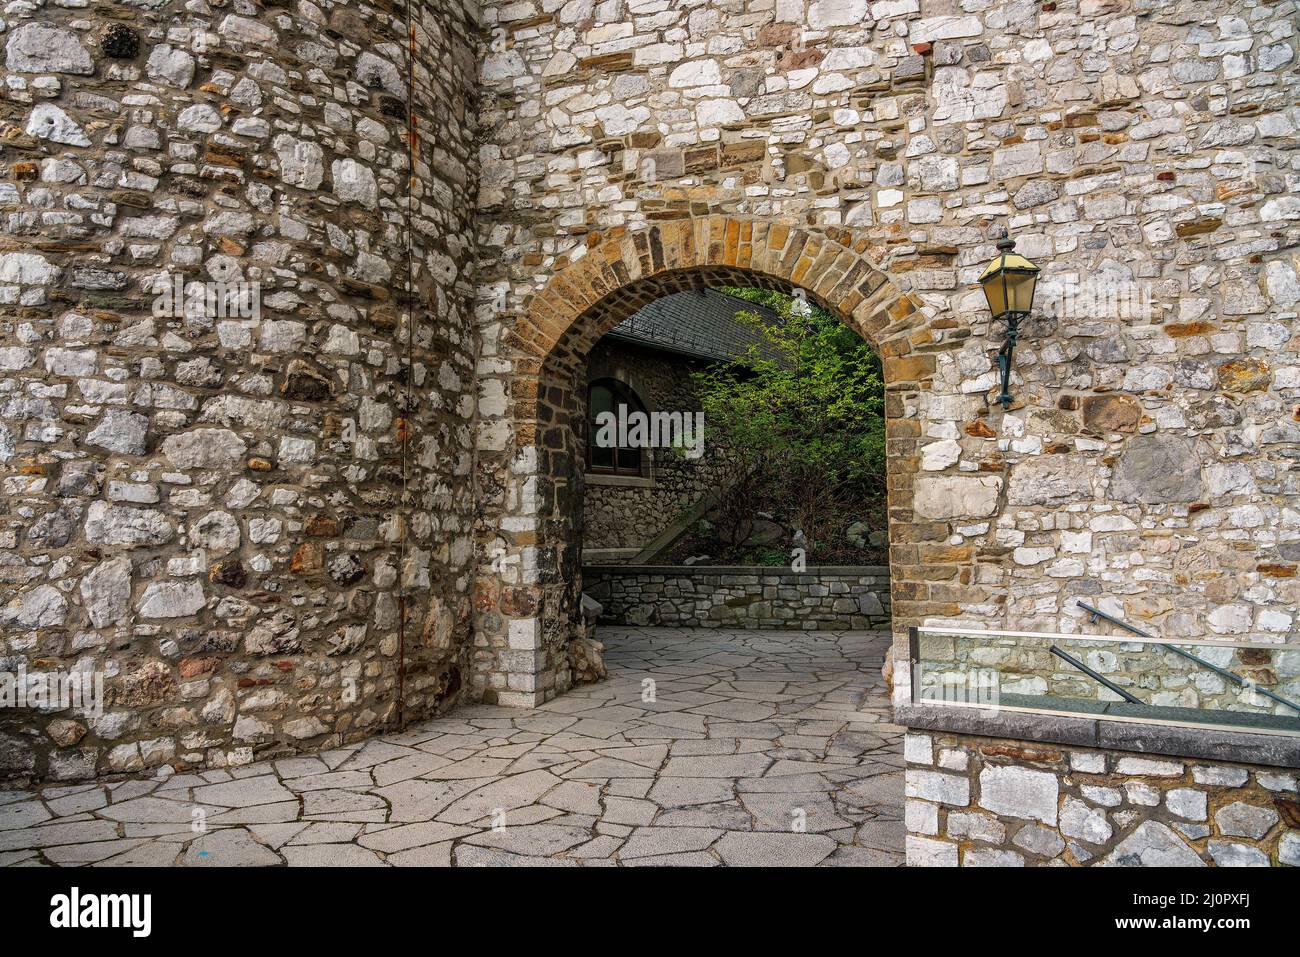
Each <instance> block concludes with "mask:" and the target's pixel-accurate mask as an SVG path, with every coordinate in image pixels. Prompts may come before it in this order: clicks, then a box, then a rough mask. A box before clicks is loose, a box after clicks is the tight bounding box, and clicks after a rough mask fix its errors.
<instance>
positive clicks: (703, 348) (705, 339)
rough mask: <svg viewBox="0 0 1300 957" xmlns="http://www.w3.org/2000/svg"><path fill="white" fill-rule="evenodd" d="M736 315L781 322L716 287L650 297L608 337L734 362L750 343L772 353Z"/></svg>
mask: <svg viewBox="0 0 1300 957" xmlns="http://www.w3.org/2000/svg"><path fill="white" fill-rule="evenodd" d="M738 312H752V313H758V315H760V316H761V317H762V318H763V320H764V321H765V322H769V323H773V324H775V323H779V322H780V321H781V317H780V316H779V315H778V314H777V313H776V312H774V311H773V310H771V309H769V308H768V307H767V306H760V305H759V304H758V303H755V302H750V301H749V300H748V299H739V298H737V297H736V296H729V295H727V294H726V293H725V292H718V291H717V290H716V289H692V290H690V291H688V292H676V293H673V294H672V295H668V296H664V297H663V298H662V299H656V300H655V301H654V302H652V303H650V305H648V306H646V307H645V308H643V309H642V310H641V311H640V312H638V313H636V314H635V315H633V316H632V317H631V318H630V319H627V320H625V321H624V322H623V323H622V324H621V325H619V326H617V327H615V328H614V329H613V330H612V331H611V332H610V333H608V335H609V336H611V337H613V338H616V339H622V340H624V341H625V342H636V343H639V344H641V345H645V346H650V347H653V348H657V349H666V350H669V351H672V352H679V353H684V354H686V355H690V356H697V357H699V358H701V359H723V360H726V359H738V358H740V357H742V356H744V355H746V354H747V353H748V352H749V347H750V346H751V345H759V346H760V347H761V348H762V349H763V352H765V353H767V354H768V355H772V351H771V350H770V349H768V348H766V346H765V345H764V343H763V338H762V336H761V335H760V334H759V332H758V330H756V329H755V328H754V327H753V326H751V325H750V324H749V323H747V322H744V321H743V320H741V319H738V318H736V313H738Z"/></svg>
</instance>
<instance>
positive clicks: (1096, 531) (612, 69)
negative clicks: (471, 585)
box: [479, 0, 1300, 697]
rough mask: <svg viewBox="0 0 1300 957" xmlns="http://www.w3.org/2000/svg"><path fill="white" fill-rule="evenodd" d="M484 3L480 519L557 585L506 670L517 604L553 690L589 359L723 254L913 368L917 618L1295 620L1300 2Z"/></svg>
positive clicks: (734, 266) (905, 532) (905, 525)
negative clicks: (572, 375) (1033, 302)
mask: <svg viewBox="0 0 1300 957" xmlns="http://www.w3.org/2000/svg"><path fill="white" fill-rule="evenodd" d="M484 14H485V25H486V27H487V29H488V30H489V31H490V32H491V33H492V34H493V37H494V43H493V47H492V49H491V51H490V52H489V54H488V55H487V57H486V59H485V62H484V66H483V71H482V79H483V85H484V102H483V112H482V119H483V127H484V146H483V150H482V157H483V175H482V189H481V191H480V198H479V208H480V215H481V220H480V229H479V236H480V239H481V264H482V279H483V282H482V284H481V286H480V292H479V295H480V302H481V303H482V304H483V306H484V308H483V310H482V313H481V314H482V318H483V323H482V329H483V337H484V350H485V354H486V355H490V356H491V357H492V365H491V369H490V371H489V372H488V373H487V374H486V375H485V377H484V379H483V380H482V388H483V389H484V390H488V391H490V392H491V393H492V394H493V395H494V396H499V397H502V399H501V401H494V402H493V403H492V404H491V406H490V407H488V406H483V405H481V406H480V411H481V413H483V414H482V416H481V421H480V433H479V434H480V440H479V451H480V455H479V468H480V480H481V485H482V488H483V489H484V490H485V493H486V494H485V497H484V498H483V499H482V502H483V506H484V523H483V528H482V534H483V536H484V539H485V541H488V542H490V543H491V544H493V545H495V546H497V547H500V548H502V549H504V550H505V551H506V552H507V553H509V554H511V555H517V556H518V557H519V559H520V561H521V563H522V565H523V566H525V567H527V568H528V569H529V570H530V571H529V575H528V576H525V577H523V578H519V579H517V580H516V583H517V584H520V585H522V586H523V587H524V588H525V589H526V590H527V593H528V601H527V602H518V601H516V602H515V604H514V607H515V608H516V609H519V610H517V611H514V612H506V611H505V610H504V608H503V606H502V605H501V604H499V603H497V604H491V610H490V611H489V612H488V613H486V614H485V615H484V618H483V620H482V622H481V628H480V634H481V636H482V638H483V639H484V640H485V641H486V642H487V643H488V645H489V647H492V648H494V649H500V650H497V651H495V652H494V655H495V658H494V659H489V658H487V657H485V658H484V659H483V660H484V667H485V668H496V669H498V670H504V671H510V670H511V669H510V667H507V666H505V665H504V664H502V662H503V661H504V659H503V658H502V657H501V656H502V655H503V654H505V653H506V651H505V649H508V648H509V647H510V646H509V644H508V640H507V635H508V626H509V623H510V621H511V620H513V619H516V618H518V619H521V620H522V622H523V623H522V624H521V625H520V626H519V634H520V635H521V636H524V635H525V634H526V635H527V637H521V638H520V640H521V642H523V644H522V645H521V646H520V647H521V649H524V650H526V651H527V653H528V654H527V656H523V657H516V658H512V659H511V661H512V663H513V665H517V666H518V667H520V668H523V667H531V668H532V669H533V675H534V677H535V679H536V680H535V682H534V684H533V686H532V691H531V694H532V695H534V696H540V697H545V696H547V695H549V694H553V693H555V689H556V688H560V687H562V686H563V684H564V681H565V679H564V676H563V664H562V660H561V656H559V655H558V654H557V653H556V649H557V648H558V647H560V646H561V645H562V644H563V642H564V640H565V637H564V636H565V635H566V634H570V633H572V630H573V621H572V613H573V609H574V602H573V593H572V590H571V588H570V587H569V586H568V585H566V584H565V583H567V582H571V581H572V579H573V577H574V575H575V573H576V569H575V568H574V562H573V558H572V556H570V555H569V553H568V552H566V551H565V549H564V548H563V547H562V545H561V544H560V542H561V541H562V540H563V539H564V538H565V536H567V535H568V534H569V532H567V531H566V529H567V528H568V521H567V519H565V516H566V515H567V514H568V513H569V512H570V511H571V510H572V505H571V503H569V502H568V501H567V500H566V498H565V495H566V492H565V490H564V488H563V482H564V481H565V480H566V475H567V472H566V469H567V468H568V467H567V466H566V465H565V462H566V461H567V456H568V455H570V454H571V451H570V450H569V448H568V446H567V444H566V443H567V439H566V438H565V435H564V429H565V425H564V421H565V415H566V413H565V411H564V410H565V407H566V405H565V402H566V400H565V398H564V396H565V391H566V389H567V388H569V387H568V386H567V385H566V382H567V381H568V380H567V379H566V377H565V374H564V373H563V372H562V371H561V370H562V369H563V368H565V367H567V365H570V364H571V357H572V356H574V355H576V354H580V353H581V352H582V350H583V349H585V348H588V347H589V344H590V342H591V341H592V340H593V336H594V335H596V334H598V333H599V332H600V331H601V330H602V329H604V328H608V323H610V322H613V321H615V320H617V319H618V318H619V315H620V314H622V313H624V312H625V311H626V309H627V308H630V307H631V306H632V305H634V304H635V301H637V300H638V299H639V298H640V297H642V296H643V295H646V294H647V293H646V292H644V289H645V287H646V285H647V284H648V283H657V284H658V288H659V289H663V288H674V287H679V288H680V287H687V286H690V285H691V284H693V283H694V284H699V283H701V282H704V281H706V278H707V276H706V275H705V274H706V273H708V272H709V271H710V270H715V271H716V270H718V269H729V270H732V272H731V274H730V275H731V276H732V278H733V279H734V280H735V281H737V282H738V283H741V282H744V281H746V280H747V279H748V280H751V284H752V280H755V279H756V280H757V281H759V282H772V283H774V284H776V285H778V286H784V287H785V288H789V287H790V286H800V287H803V288H807V289H808V290H809V291H810V294H811V295H812V297H813V298H815V299H817V300H818V301H820V302H822V303H823V304H825V305H827V306H828V307H829V308H830V309H832V311H835V312H837V313H838V314H839V315H841V316H842V317H843V318H845V320H846V321H847V322H850V324H852V325H854V327H855V328H858V329H859V330H860V331H862V332H863V334H864V335H866V336H868V337H869V338H871V339H872V341H873V342H874V343H875V344H876V346H877V347H878V351H880V353H881V354H882V355H883V356H884V358H885V374H886V377H887V379H888V389H889V397H888V407H887V413H888V415H889V418H890V423H889V452H890V469H891V474H890V479H889V481H890V493H891V502H890V509H891V514H890V529H891V559H890V561H891V580H892V587H893V603H892V607H893V613H894V623H895V630H896V634H897V635H898V636H899V637H900V638H901V635H902V631H903V629H904V628H905V627H906V626H907V625H909V624H920V623H924V622H926V621H930V622H935V623H939V622H942V623H946V624H958V623H962V624H967V625H969V626H975V627H1003V628H1014V629H1033V630H1043V631H1071V630H1076V631H1077V630H1081V629H1083V628H1084V627H1085V624H1084V621H1083V618H1082V613H1081V612H1080V611H1079V610H1078V609H1077V607H1076V605H1075V600H1074V599H1075V598H1076V597H1077V596H1079V595H1086V596H1093V597H1094V598H1099V596H1103V595H1105V596H1107V597H1106V598H1105V599H1104V601H1103V606H1104V607H1107V608H1108V610H1111V611H1114V612H1118V613H1122V614H1123V615H1125V616H1126V617H1128V618H1131V619H1137V620H1139V621H1140V622H1142V623H1143V624H1144V627H1148V628H1150V629H1151V630H1154V631H1157V632H1159V633H1160V634H1162V635H1166V636H1179V637H1214V636H1222V635H1228V636H1246V635H1249V636H1252V637H1256V638H1260V639H1265V640H1276V639H1279V638H1282V637H1283V636H1285V635H1286V634H1288V633H1289V632H1290V631H1291V630H1292V629H1293V628H1294V622H1295V620H1296V616H1297V613H1298V611H1300V590H1298V589H1300V579H1298V578H1297V577H1296V569H1297V563H1298V562H1300V512H1297V510H1296V508H1295V501H1296V495H1297V492H1298V491H1300V485H1298V479H1297V474H1300V473H1297V471H1296V469H1295V463H1296V449H1297V447H1298V444H1297V443H1298V440H1300V411H1298V409H1300V407H1298V406H1297V402H1298V401H1300V361H1297V348H1300V337H1297V336H1296V335H1295V333H1296V331H1297V320H1296V316H1297V313H1296V304H1297V302H1298V301H1300V282H1298V281H1297V274H1296V258H1295V248H1296V244H1297V240H1298V239H1300V196H1297V190H1298V189H1300V185H1298V184H1300V178H1298V174H1300V166H1298V165H1297V164H1300V153H1297V152H1296V151H1294V150H1292V149H1290V145H1291V143H1292V141H1293V139H1294V136H1295V132H1296V129H1297V121H1298V120H1300V117H1298V116H1297V111H1296V107H1295V105H1294V104H1295V103H1296V99H1297V92H1296V91H1297V86H1298V85H1300V74H1298V73H1297V69H1296V64H1297V60H1296V56H1295V47H1296V36H1295V33H1296V31H1295V19H1296V6H1295V4H1294V3H1292V2H1290V0H1286V2H1281V3H1260V2H1255V0H1229V2H1221V3H1209V2H1182V3H1177V4H1171V3H1167V2H1157V0H1062V2H1059V3H1055V4H1040V3H1036V2H1028V0H1019V2H1008V3H987V2H983V0H897V2H881V3H867V2H866V0H809V2H804V0H757V2H747V3H742V2H739V0H719V2H710V3H700V4H690V5H671V4H664V3H662V2H661V0H606V2H600V3H597V2H594V0H568V2H561V0H510V2H504V0H503V2H494V3H489V4H488V5H487V6H486V8H485V11H484ZM1008 229H1009V230H1010V232H1011V233H1012V234H1013V235H1014V236H1015V237H1016V239H1017V241H1018V248H1019V249H1020V251H1022V252H1024V253H1025V254H1027V255H1029V256H1030V257H1032V258H1034V259H1036V260H1037V261H1038V262H1039V263H1040V264H1041V265H1042V266H1043V269H1044V273H1043V278H1042V283H1041V289H1040V299H1039V304H1040V309H1039V310H1038V312H1037V313H1036V315H1035V316H1034V317H1033V318H1032V320H1031V321H1029V322H1028V323H1026V324H1025V326H1024V328H1023V330H1022V336H1021V344H1020V348H1019V349H1018V350H1017V353H1016V361H1015V373H1014V378H1013V382H1012V391H1013V393H1014V396H1015V402H1014V404H1013V405H1012V407H1011V408H1010V409H1009V410H1006V411H1004V410H1003V409H1002V408H1001V406H999V405H997V404H996V403H994V402H992V401H991V400H992V398H993V396H994V395H995V394H996V392H997V386H998V383H997V378H998V375H997V369H996V367H995V365H994V361H993V360H994V355H995V353H996V350H997V348H998V346H1000V345H1001V343H1002V338H1003V337H1002V331H1001V329H1000V328H998V327H995V326H993V325H992V324H991V323H990V322H989V320H988V314H987V310H986V308H985V306H984V303H983V300H982V296H981V294H980V292H979V290H978V289H977V288H976V287H975V286H974V281H975V279H976V277H977V275H978V273H979V272H980V270H981V269H982V268H983V266H984V264H985V263H987V262H988V261H989V260H990V259H991V258H992V256H993V255H994V252H995V249H994V241H995V240H996V239H997V238H998V237H1000V236H1001V235H1002V234H1003V232H1004V230H1008ZM837 270H839V271H838V272H837ZM875 270H878V271H879V273H878V275H877V274H875V273H874V271H875ZM828 271H829V272H830V273H831V275H830V276H828V275H827V273H828ZM849 274H851V275H853V276H854V277H855V278H856V279H857V280H858V281H857V282H856V283H855V282H849V281H848V279H847V275H849ZM873 317H874V318H873ZM552 483H560V484H559V485H558V486H557V485H554V484H552ZM530 488H531V489H532V490H534V491H536V493H537V494H536V495H535V496H531V497H530V496H529V495H528V492H527V489H530ZM484 579H485V580H487V581H488V582H489V584H488V585H485V591H486V592H490V591H491V589H492V588H496V587H502V586H501V585H500V584H494V583H500V582H503V581H504V580H502V579H501V578H500V576H499V575H498V574H497V573H496V572H495V571H494V570H489V569H485V570H484ZM1099 600H1100V599H1099ZM489 603H490V602H489ZM489 661H494V662H495V663H492V664H489V663H488V662H489ZM522 680H523V679H521V681H522ZM906 685H907V681H906V675H905V674H904V673H901V672H900V675H899V681H898V682H897V688H898V690H899V691H900V692H903V690H904V689H905V688H906Z"/></svg>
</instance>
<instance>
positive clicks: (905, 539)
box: [487, 215, 958, 704]
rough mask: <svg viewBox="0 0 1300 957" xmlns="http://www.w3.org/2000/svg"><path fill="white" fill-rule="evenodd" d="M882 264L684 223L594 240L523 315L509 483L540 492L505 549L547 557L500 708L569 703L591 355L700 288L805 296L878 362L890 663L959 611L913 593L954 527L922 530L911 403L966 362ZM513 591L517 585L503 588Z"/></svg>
mask: <svg viewBox="0 0 1300 957" xmlns="http://www.w3.org/2000/svg"><path fill="white" fill-rule="evenodd" d="M883 253H884V250H883V247H879V246H872V244H871V243H870V242H869V241H868V240H866V239H865V238H863V237H861V236H860V235H857V234H855V233H854V232H853V231H852V230H849V229H843V228H834V227H828V228H824V229H810V228H805V227H799V226H791V225H787V224H782V223H778V222H772V221H768V220H763V219H758V218H742V217H733V216H726V215H712V216H705V217H696V218H691V219H681V220H673V221H669V222H661V223H656V224H654V225H652V226H650V227H649V228H646V229H641V230H617V231H610V232H608V233H605V234H594V235H593V237H592V238H591V239H590V241H589V242H588V244H587V251H586V253H585V255H583V256H582V257H581V258H579V259H577V260H574V261H572V262H570V263H568V264H566V265H562V266H560V267H559V268H557V269H556V270H555V271H554V272H553V273H552V274H551V276H550V277H549V279H548V280H547V281H546V283H545V285H544V286H543V287H542V288H541V289H540V290H539V291H538V292H536V293H534V294H533V295H532V296H531V297H530V298H529V299H528V300H527V301H526V302H525V304H524V309H523V311H522V313H521V314H519V315H517V317H516V319H515V323H514V325H513V327H512V329H511V331H510V332H509V333H508V334H507V336H506V339H505V345H506V350H507V352H508V353H509V355H510V362H511V373H510V381H509V385H508V394H509V395H510V398H511V403H510V411H509V413H508V414H509V416H510V418H511V419H512V420H513V429H512V432H513V447H514V449H515V452H516V453H518V454H521V455H523V458H522V459H520V460H519V461H527V462H531V463H532V465H531V467H527V468H519V467H518V463H516V465H515V466H512V469H511V473H512V477H511V479H510V481H512V482H515V483H525V482H529V481H531V482H532V483H533V484H532V492H531V493H530V494H528V495H527V496H524V495H522V494H520V495H516V496H514V499H513V500H514V501H516V502H519V503H521V507H522V503H524V501H525V499H527V502H528V505H527V507H526V508H524V509H523V510H521V511H519V512H516V513H513V514H506V513H503V515H502V518H503V523H502V524H501V525H499V526H497V527H496V528H495V529H494V534H499V535H500V536H501V537H502V539H503V540H504V541H505V542H506V543H507V545H508V546H512V547H517V548H531V549H532V550H533V552H534V554H535V556H536V557H535V559H534V560H533V561H532V562H531V563H529V564H531V565H532V566H533V568H534V571H533V575H532V578H531V579H530V581H531V582H532V584H529V585H527V586H526V587H525V589H523V590H520V589H514V590H513V591H511V594H514V595H518V594H520V593H522V592H526V593H527V595H528V598H529V601H528V610H527V611H521V612H519V614H524V615H527V616H529V617H527V618H525V619H524V620H523V621H514V622H502V623H500V624H499V625H498V626H497V628H498V629H499V630H501V635H500V637H498V638H495V639H489V642H490V643H493V644H499V645H501V647H500V648H499V649H498V650H497V652H496V655H495V658H496V662H497V663H496V664H487V667H488V669H489V670H491V671H494V672H496V676H495V678H494V679H489V680H495V681H496V682H498V687H500V686H501V685H500V683H501V682H508V683H509V684H508V687H509V688H512V689H513V688H519V689H522V690H520V691H518V692H515V691H509V692H507V691H504V690H503V691H502V692H501V693H500V695H499V697H498V698H497V700H501V701H507V700H509V701H513V702H517V703H522V704H533V703H536V702H539V701H542V700H545V699H547V698H549V697H551V696H553V695H554V694H555V693H557V692H562V691H563V690H564V689H565V687H567V685H568V682H569V679H568V676H567V671H566V665H565V662H564V651H563V646H564V643H565V641H566V636H567V635H569V634H572V633H573V624H572V622H573V621H574V619H575V616H576V614H577V611H576V608H577V600H578V597H579V583H580V578H581V576H580V572H579V563H578V559H577V557H576V552H577V548H576V535H575V534H574V529H575V522H574V511H573V510H574V508H575V507H576V502H575V482H574V476H575V465H574V463H575V462H576V461H577V451H578V445H579V444H580V443H579V442H578V441H577V439H576V437H575V436H574V435H571V433H573V431H574V422H575V421H576V418H574V415H575V413H576V412H577V408H578V406H577V403H576V402H575V401H574V400H573V398H572V396H573V390H574V388H575V385H576V383H578V382H579V381H581V379H582V377H583V375H584V368H585V359H586V356H587V354H588V353H589V352H590V350H591V347H592V346H593V345H594V344H595V343H596V341H597V340H598V339H599V338H600V337H601V336H603V335H604V334H605V333H606V332H608V331H609V330H611V329H613V328H614V327H615V326H616V325H618V324H619V323H620V322H622V321H623V320H624V319H626V318H628V317H629V316H631V315H632V314H633V313H635V312H636V311H637V310H639V309H640V308H641V307H642V306H644V305H646V304H648V303H649V302H652V301H654V300H655V299H658V298H659V297H661V296H663V295H666V294H669V293H673V292H679V291H684V290H689V289H695V288H699V287H700V286H704V285H719V284H725V285H738V286H745V285H749V286H765V287H768V288H774V289H779V290H782V291H785V292H790V291H792V290H794V289H802V290H804V291H805V292H806V293H807V295H808V298H809V300H810V301H813V302H815V303H817V304H818V305H820V306H822V307H824V308H826V309H827V310H829V311H830V312H831V313H832V314H834V315H836V316H838V317H839V318H840V319H841V320H842V321H843V322H845V323H846V324H847V325H849V326H850V327H851V328H853V329H854V330H856V331H857V332H858V333H859V334H860V335H862V336H863V337H864V338H865V339H866V340H867V341H868V342H870V343H871V344H872V346H873V347H874V348H875V349H876V350H877V351H878V352H879V354H880V355H881V357H882V359H883V361H884V372H885V383H886V389H887V395H886V409H885V412H886V439H887V451H888V458H887V471H888V476H887V480H888V489H889V516H890V539H891V544H890V549H891V560H890V564H891V569H892V578H893V583H892V590H893V592H894V595H893V602H894V605H893V608H894V612H893V619H894V622H893V623H894V628H893V630H894V635H895V648H896V650H895V654H896V655H897V653H898V651H897V648H898V646H899V645H900V643H901V641H902V635H903V634H904V633H905V630H906V627H907V626H908V625H910V624H916V623H919V620H920V618H921V617H922V616H924V615H926V614H933V613H936V612H938V613H953V612H954V610H955V608H956V605H955V604H953V603H952V602H948V601H945V602H944V603H942V604H941V605H939V606H935V605H933V604H930V603H927V601H926V598H927V596H928V594H929V586H928V585H927V584H924V583H920V584H918V582H917V579H920V578H922V577H924V576H925V575H927V574H929V575H933V574H934V572H933V571H931V572H928V573H927V572H926V571H924V570H923V569H922V568H921V567H920V566H921V564H922V562H921V561H920V560H919V559H918V557H917V555H916V553H917V545H916V544H915V543H916V542H917V541H919V540H921V539H922V538H924V539H925V540H927V541H929V540H934V541H941V540H942V538H943V537H944V536H945V535H946V534H947V527H946V525H945V526H931V525H929V524H927V523H919V524H918V523H917V522H915V521H914V516H913V507H912V502H913V486H914V480H915V476H916V473H917V462H918V457H917V456H918V445H919V441H918V440H919V438H920V428H919V421H918V419H917V418H916V416H915V414H914V413H909V412H908V411H907V400H906V397H907V396H908V394H909V393H911V394H916V393H920V392H923V391H925V390H927V389H930V388H932V385H933V381H934V378H935V375H936V368H937V366H938V356H939V354H940V353H942V352H943V351H945V350H948V349H952V348H954V347H955V344H956V339H955V338H954V337H953V336H952V335H951V334H950V333H951V331H952V328H953V326H954V325H955V324H954V322H953V321H952V320H948V319H945V318H942V317H936V316H935V315H934V313H933V311H932V310H931V309H929V308H927V307H925V306H924V305H923V304H922V303H921V302H920V301H919V300H918V299H917V298H916V297H914V296H913V295H912V294H910V293H909V292H907V291H906V290H904V289H902V288H901V287H900V285H899V284H897V283H895V282H894V281H892V280H891V279H890V277H889V276H888V275H887V274H886V273H885V272H884V271H883V270H882V269H881V268H879V266H878V265H877V262H878V260H879V258H880V257H882V256H883ZM932 324H933V325H932ZM945 333H949V334H945ZM566 436H567V438H566ZM524 453H528V454H524ZM521 488H522V484H521ZM900 561H901V564H900ZM957 574H958V572H957V570H956V569H953V570H952V575H953V576H954V577H955V576H956V575H957ZM502 585H503V587H506V586H508V582H507V581H506V580H504V579H503V581H502ZM506 590H507V591H510V589H509V588H508V587H506ZM517 604H518V603H517ZM507 617H511V616H510V615H509V613H507ZM507 624H509V627H510V629H511V633H512V634H513V630H515V629H517V630H518V631H519V632H520V634H519V635H517V636H516V637H515V638H513V639H510V640H509V644H508V646H507V645H506V644H505V642H506V640H507V639H506V634H505V629H506V625H507Z"/></svg>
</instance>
